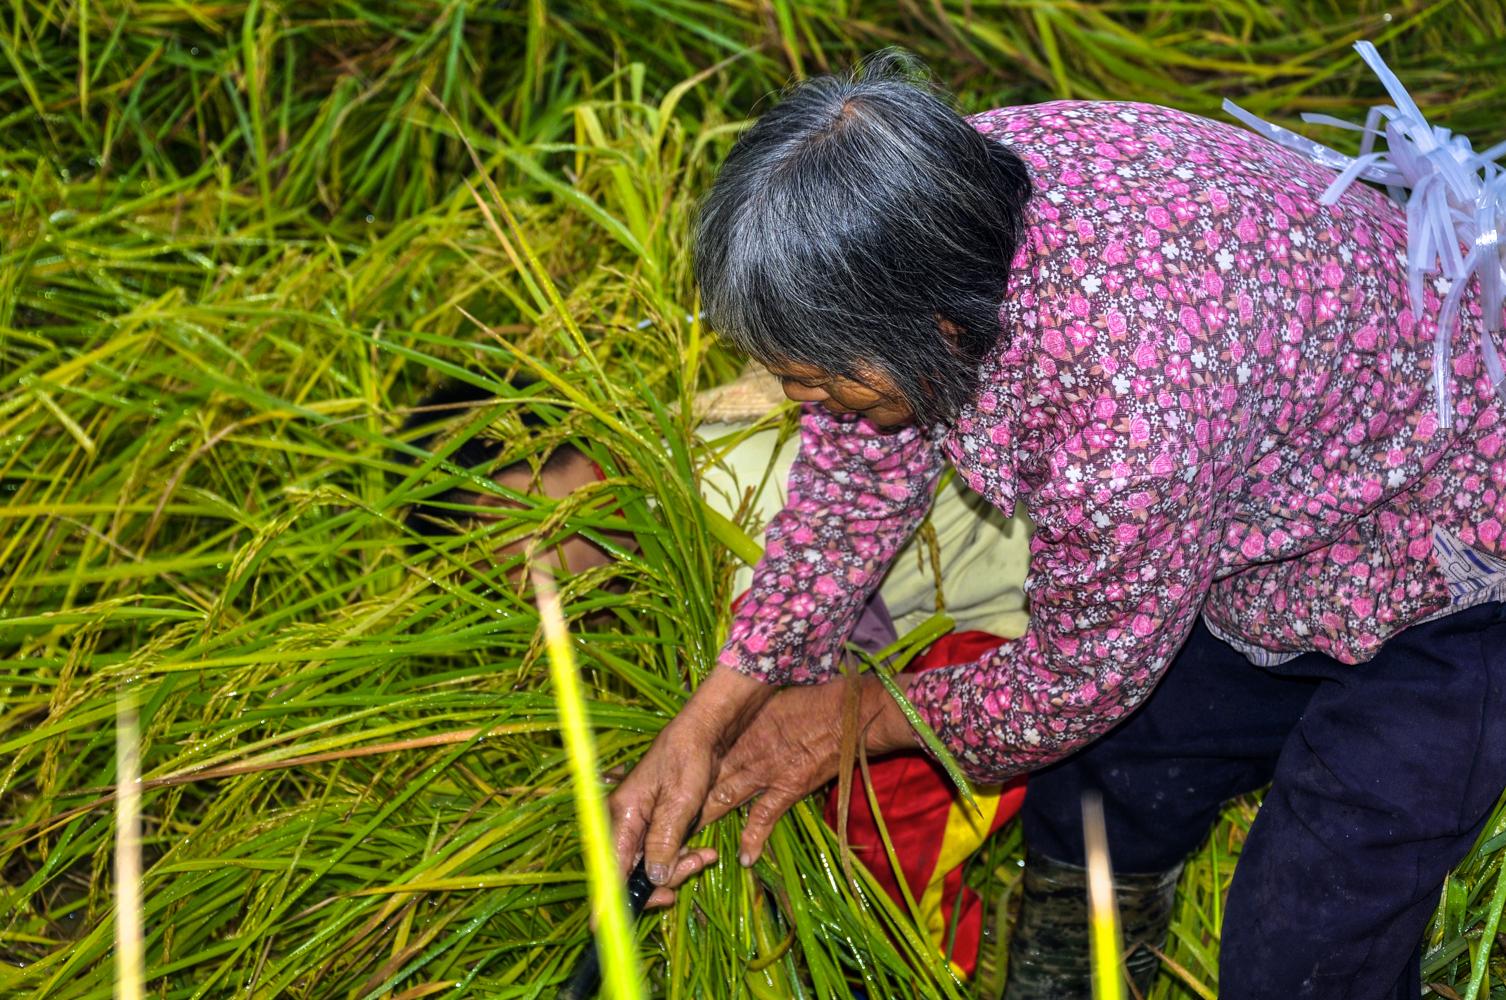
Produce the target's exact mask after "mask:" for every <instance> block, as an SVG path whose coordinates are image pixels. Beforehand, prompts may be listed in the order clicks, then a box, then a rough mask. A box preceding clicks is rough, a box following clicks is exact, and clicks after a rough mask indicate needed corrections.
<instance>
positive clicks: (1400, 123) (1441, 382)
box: [1224, 42, 1506, 428]
mask: <svg viewBox="0 0 1506 1000" xmlns="http://www.w3.org/2000/svg"><path fill="white" fill-rule="evenodd" d="M1354 47H1355V49H1356V50H1358V52H1359V54H1360V58H1361V59H1364V60H1365V62H1366V64H1368V65H1369V67H1370V68H1371V69H1372V70H1374V71H1375V75H1376V76H1378V77H1380V80H1381V83H1383V84H1384V85H1385V88H1386V92H1387V93H1388V94H1390V96H1391V99H1392V100H1393V101H1395V102H1396V103H1395V105H1394V106H1393V105H1386V106H1383V107H1377V108H1371V109H1370V114H1369V115H1368V116H1367V117H1366V119H1365V124H1364V125H1355V124H1352V123H1350V122H1346V121H1343V120H1341V119H1337V118H1332V117H1330V116H1328V115H1313V114H1305V115H1303V116H1302V120H1303V121H1305V122H1309V123H1313V124H1320V125H1336V126H1338V127H1339V128H1346V129H1352V130H1355V131H1360V132H1363V133H1364V138H1363V140H1361V143H1360V154H1359V155H1358V156H1346V155H1344V154H1343V153H1340V152H1339V151H1338V150H1335V149H1331V148H1329V147H1328V146H1325V145H1323V144H1322V143H1320V142H1314V141H1313V140H1312V139H1308V138H1306V137H1304V136H1300V135H1298V134H1296V133H1295V132H1292V131H1291V130H1290V129H1284V128H1282V127H1281V126H1279V125H1272V124H1271V123H1269V122H1266V121H1263V120H1261V119H1260V118H1257V117H1255V116H1254V115H1252V114H1250V112H1248V111H1246V110H1244V109H1243V108H1241V107H1239V106H1238V105H1237V104H1235V103H1234V102H1233V101H1224V110H1225V111H1227V112H1228V113H1229V114H1231V115H1233V116H1234V117H1235V118H1238V119H1239V120H1240V121H1242V122H1244V123H1245V124H1246V125H1247V126H1249V127H1250V128H1251V129H1254V130H1255V131H1256V132H1258V133H1260V134H1261V135H1263V136H1265V137H1266V138H1268V139H1271V140H1273V141H1275V142H1278V143H1280V144H1281V145H1283V146H1286V147H1287V148H1289V149H1293V150H1296V151H1297V152H1299V153H1302V154H1304V155H1306V156H1308V157H1310V158H1311V159H1313V160H1314V161H1316V162H1317V163H1320V164H1322V165H1323V166H1326V167H1332V168H1333V169H1335V170H1337V171H1338V172H1339V175H1338V177H1336V178H1334V181H1333V183H1332V184H1330V185H1329V186H1328V190H1327V191H1325V192H1323V196H1322V198H1321V199H1320V201H1321V202H1322V203H1323V204H1325V205H1332V204H1333V203H1334V202H1336V201H1338V200H1339V197H1340V196H1341V195H1342V194H1343V193H1344V191H1345V190H1346V189H1347V188H1348V187H1349V185H1350V184H1353V183H1354V182H1355V181H1356V180H1361V179H1363V180H1367V181H1375V182H1376V183H1379V184H1384V185H1386V186H1387V188H1388V189H1389V191H1390V192H1391V196H1392V197H1393V198H1395V199H1396V200H1397V202H1399V203H1400V204H1402V205H1404V206H1405V207H1406V210H1407V278H1408V284H1409V288H1410V292H1411V299H1412V313H1413V315H1415V316H1418V317H1420V316H1421V315H1422V306H1423V301H1424V299H1423V278H1424V277H1425V276H1426V275H1429V274H1436V273H1441V274H1442V276H1443V277H1444V278H1446V279H1448V283H1449V284H1448V289H1447V292H1446V294H1445V295H1444V299H1443V304H1442V307H1441V308H1440V309H1439V312H1438V332H1437V335H1436V336H1435V337H1434V340H1433V386H1434V394H1435V396H1436V400H1437V404H1438V420H1439V423H1440V424H1441V425H1442V426H1443V427H1444V428H1450V427H1452V426H1453V422H1454V407H1453V402H1452V400H1451V399H1450V397H1449V367H1450V365H1449V362H1450V356H1451V350H1450V341H1451V339H1452V334H1453V329H1454V323H1455V322H1456V321H1457V319H1458V316H1459V306H1460V302H1461V300H1462V298H1463V295H1464V290H1465V288H1466V287H1467V286H1468V285H1469V281H1470V279H1471V278H1472V277H1474V276H1476V275H1478V276H1479V278H1480V291H1481V299H1482V305H1483V307H1484V312H1485V324H1484V329H1483V330H1482V331H1481V334H1480V349H1481V353H1482V354H1483V356H1484V359H1485V370H1486V373H1487V374H1488V375H1489V376H1490V381H1491V383H1492V384H1493V385H1494V386H1495V388H1496V392H1498V393H1500V394H1501V396H1502V398H1503V399H1506V371H1503V369H1502V366H1501V358H1500V355H1499V353H1498V352H1497V351H1496V345H1495V339H1494V337H1493V334H1495V333H1496V332H1498V331H1499V330H1500V329H1501V302H1502V298H1503V293H1506V262H1503V252H1506V240H1503V239H1502V238H1501V235H1502V234H1500V233H1499V231H1498V227H1502V226H1506V173H1503V172H1502V168H1501V165H1500V164H1499V163H1497V162H1496V161H1497V160H1499V159H1500V158H1501V157H1502V156H1503V155H1506V142H1501V143H1497V144H1496V145H1494V146H1492V147H1490V148H1489V149H1487V150H1484V151H1483V152H1479V153H1477V152H1475V150H1474V147H1473V146H1471V145H1470V141H1469V139H1467V138H1466V137H1464V136H1462V135H1454V134H1452V133H1451V132H1450V131H1449V130H1448V129H1446V128H1439V127H1438V126H1436V125H1429V124H1428V121H1427V119H1426V118H1424V117H1423V115H1422V111H1421V110H1420V109H1419V108H1418V107H1417V104H1416V102H1415V101H1413V100H1412V97H1411V95H1409V94H1408V93H1407V88H1406V87H1404V86H1402V83H1401V81H1400V80H1398V79H1397V78H1396V74H1395V73H1393V72H1391V70H1390V68H1388V67H1387V66H1386V64H1385V62H1383V61H1382V60H1381V57H1380V53H1379V52H1377V51H1376V50H1375V46H1374V45H1372V44H1371V43H1369V42H1356V43H1355V45H1354ZM1382 120H1384V121H1385V127H1384V129H1382V128H1380V127H1379V126H1380V123H1381V121H1382ZM1378 138H1380V139H1384V140H1385V143H1386V149H1385V151H1384V152H1375V151H1374V147H1375V140H1376V139H1378ZM1461 244H1462V245H1463V246H1464V247H1467V248H1468V250H1467V252H1461V251H1460V245H1461Z"/></svg>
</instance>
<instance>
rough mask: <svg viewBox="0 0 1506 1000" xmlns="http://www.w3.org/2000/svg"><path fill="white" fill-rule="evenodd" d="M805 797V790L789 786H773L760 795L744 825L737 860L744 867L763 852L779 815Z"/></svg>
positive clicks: (748, 865) (749, 864)
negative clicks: (793, 789) (793, 788)
mask: <svg viewBox="0 0 1506 1000" xmlns="http://www.w3.org/2000/svg"><path fill="white" fill-rule="evenodd" d="M804 797H805V792H803V791H800V792H797V791H792V790H791V789H787V788H771V789H769V790H768V791H767V792H765V793H764V794H763V795H760V796H759V797H758V799H757V800H755V801H754V803H753V805H752V806H750V807H749V808H748V822H747V823H746V824H744V825H743V835H742V840H741V841H740V843H739V849H738V855H737V860H738V862H739V863H740V864H742V866H743V867H744V868H747V867H750V866H751V865H752V864H753V862H755V861H757V860H758V859H759V857H760V856H761V855H762V854H763V846H764V844H765V843H767V842H768V839H769V834H771V833H773V832H774V824H775V823H777V822H779V817H781V816H783V815H784V814H785V813H787V812H789V811H790V807H791V806H793V805H794V804H795V803H796V802H799V801H800V800H801V799H802V798H804Z"/></svg>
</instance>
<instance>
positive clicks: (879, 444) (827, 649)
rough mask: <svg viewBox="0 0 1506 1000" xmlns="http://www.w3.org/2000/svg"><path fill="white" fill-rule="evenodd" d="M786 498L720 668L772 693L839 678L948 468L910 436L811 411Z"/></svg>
mask: <svg viewBox="0 0 1506 1000" xmlns="http://www.w3.org/2000/svg"><path fill="white" fill-rule="evenodd" d="M800 426H801V444H800V455H799V457H797V458H796V459H795V463H794V465H793V466H792V467H791V468H790V478H789V489H788V499H787V502H786V505H785V508H784V510H783V511H781V512H780V513H779V514H777V515H776V516H775V517H774V518H773V520H772V521H770V523H769V527H768V530H767V531H766V532H765V548H764V556H763V559H762V560H761V561H760V562H759V564H758V566H757V567H756V568H755V569H754V571H753V583H752V586H751V587H750V588H749V590H748V594H747V597H745V598H744V599H743V601H742V603H741V604H740V605H739V606H738V609H737V614H736V615H735V616H734V618H733V620H732V628H731V632H730V634H729V636H728V640H727V644H726V646H725V647H724V648H723V649H722V652H721V655H720V657H719V660H718V662H720V663H722V664H723V665H726V666H730V667H733V668H735V669H737V670H739V671H741V672H742V673H745V674H748V675H749V676H752V677H756V678H758V679H759V680H762V681H764V682H765V683H769V684H807V683H814V682H818V681H822V680H825V679H827V678H829V677H830V676H831V675H832V674H833V673H835V671H836V669H837V666H838V664H839V663H840V660H839V653H840V651H841V648H842V644H843V643H844V642H845V640H846V638H847V635H848V633H850V632H851V631H852V628H853V626H854V625H855V624H856V622H857V619H858V616H859V614H861V612H862V608H863V604H864V603H865V602H866V601H867V600H868V597H869V595H871V594H872V593H873V591H874V590H875V589H877V587H878V583H879V580H880V579H881V578H882V577H883V574H884V571H885V570H886V569H888V567H889V563H890V561H891V560H892V559H893V557H894V553H895V552H896V551H898V549H899V548H900V546H901V545H903V544H904V542H905V540H906V539H907V538H909V537H910V535H911V533H912V532H914V530H915V529H916V527H917V526H918V525H919V524H920V522H921V520H922V519H923V518H924V517H925V514H926V511H927V510H928V509H929V508H930V504H931V497H932V495H933V491H934V488H935V485H936V481H937V479H938V478H939V476H940V474H941V470H942V468H943V459H942V457H941V452H940V449H939V448H938V447H937V444H936V442H935V441H934V440H933V439H932V438H931V437H929V436H927V435H926V434H924V433H922V432H921V431H919V430H917V429H915V428H906V429H904V430H901V431H898V432H892V433H891V432H885V431H881V430H879V429H877V428H875V427H874V426H873V425H872V424H870V423H868V422H867V421H865V420H861V419H858V418H855V417H853V416H851V415H848V416H834V415H832V414H830V413H827V412H826V411H825V410H823V409H822V408H821V407H819V406H814V405H807V406H806V408H805V413H804V416H803V417H802V418H801V424H800Z"/></svg>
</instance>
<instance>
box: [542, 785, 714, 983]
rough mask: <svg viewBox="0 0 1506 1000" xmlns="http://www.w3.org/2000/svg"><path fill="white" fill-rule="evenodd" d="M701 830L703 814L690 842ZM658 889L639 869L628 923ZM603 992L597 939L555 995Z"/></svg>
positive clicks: (630, 888) (631, 882) (632, 882)
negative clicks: (697, 831) (696, 832)
mask: <svg viewBox="0 0 1506 1000" xmlns="http://www.w3.org/2000/svg"><path fill="white" fill-rule="evenodd" d="M700 826H701V811H700V810H699V809H697V810H696V814H695V815H694V816H693V817H691V820H690V830H689V831H688V832H687V833H686V834H685V839H686V840H689V839H690V835H691V834H692V833H695V831H696V830H697V829H699V828H700ZM655 888H657V887H656V886H655V885H654V883H652V882H650V881H649V880H648V872H646V871H644V870H643V862H642V861H639V862H638V866H637V867H636V868H634V869H633V873H632V874H631V875H629V876H628V880H627V904H628V919H629V920H637V919H638V918H639V917H640V916H642V915H643V908H644V907H645V906H647V905H648V897H650V896H652V895H653V894H654V889H655ZM599 989H601V951H600V950H599V949H598V948H597V947H596V938H595V937H594V936H593V937H592V938H591V941H590V943H589V944H587V945H586V950H585V951H583V952H581V953H580V958H578V959H577V960H576V962H575V970H574V971H573V972H571V973H570V978H569V979H567V980H565V985H564V986H561V987H560V991H559V992H558V993H556V994H555V1000H591V998H592V997H594V996H595V995H596V991H597V990H599Z"/></svg>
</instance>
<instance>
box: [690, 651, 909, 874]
mask: <svg viewBox="0 0 1506 1000" xmlns="http://www.w3.org/2000/svg"><path fill="white" fill-rule="evenodd" d="M897 680H898V681H899V682H900V684H901V687H902V688H903V687H904V686H905V683H906V682H907V681H908V678H907V677H905V676H903V675H901V677H899V678H897ZM849 683H850V681H849V680H848V679H846V678H841V679H838V680H834V681H829V682H827V683H825V684H816V685H811V686H809V687H792V688H785V689H784V690H782V691H780V692H779V693H778V694H776V695H774V697H773V698H771V699H770V700H769V703H768V704H767V705H765V706H764V708H763V711H761V712H759V713H758V715H757V717H756V718H754V720H753V722H752V723H751V724H750V725H749V726H748V727H747V729H746V730H745V731H744V732H743V734H742V737H741V738H740V739H739V740H738V741H737V742H736V743H735V744H734V745H733V747H732V749H731V750H730V751H729V752H728V753H727V754H726V756H725V758H724V759H723V760H722V761H721V766H720V768H719V769H718V771H717V773H716V776H715V780H714V782H713V784H712V787H711V790H710V795H709V796H708V797H707V800H706V804H705V806H704V808H703V809H702V812H701V820H702V822H703V823H710V822H712V821H714V820H716V819H719V818H721V817H722V816H724V815H726V814H727V813H728V812H731V811H732V810H733V809H736V808H737V807H738V806H740V805H742V804H743V803H744V802H747V801H748V800H749V799H753V798H754V796H757V800H756V801H754V803H753V806H752V808H751V809H749V810H748V822H747V824H746V825H745V826H744V827H743V835H742V839H741V843H740V845H739V853H738V860H739V861H740V862H741V863H742V864H743V865H744V866H748V865H751V864H753V862H755V861H757V860H758V857H759V855H760V854H762V853H763V848H764V844H765V842H767V841H768V839H769V834H770V833H772V832H773V830H774V824H775V823H776V822H778V820H779V817H781V816H783V815H784V814H785V813H786V812H788V811H789V809H790V807H791V806H793V805H794V804H795V803H796V802H799V801H800V800H801V799H803V798H805V796H807V795H809V794H810V793H811V792H814V791H816V790H817V789H819V788H821V787H822V786H823V785H825V784H826V783H827V782H829V781H831V780H832V779H833V778H835V777H836V776H837V771H838V769H839V767H840V761H841V752H842V750H841V748H842V732H843V719H844V717H846V715H847V712H846V710H845V709H846V703H845V698H846V691H847V687H848V684H849ZM856 714H857V719H856V722H857V725H858V727H859V730H858V731H859V732H860V733H861V734H862V738H863V746H864V749H865V750H866V752H867V753H869V754H883V753H890V752H892V751H895V750H901V749H904V748H906V747H913V746H916V745H918V743H919V741H918V739H917V738H916V736H915V732H914V730H912V729H911V728H910V724H909V722H908V721H907V720H906V719H905V717H904V715H903V714H902V713H901V712H900V710H899V706H898V705H896V704H895V702H894V699H893V698H891V697H890V696H889V693H888V692H887V691H885V690H884V687H883V685H882V683H880V681H879V680H878V679H877V678H876V677H874V676H872V675H871V674H865V675H863V676H861V677H860V678H859V679H858V704H857V713H856Z"/></svg>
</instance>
